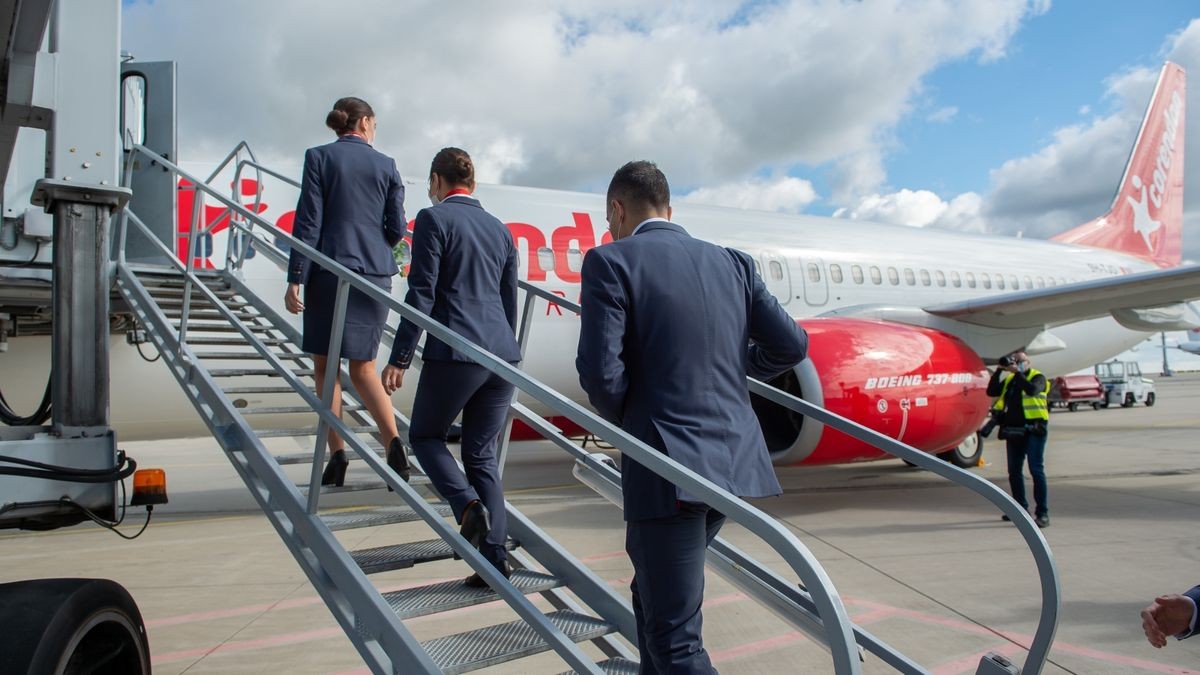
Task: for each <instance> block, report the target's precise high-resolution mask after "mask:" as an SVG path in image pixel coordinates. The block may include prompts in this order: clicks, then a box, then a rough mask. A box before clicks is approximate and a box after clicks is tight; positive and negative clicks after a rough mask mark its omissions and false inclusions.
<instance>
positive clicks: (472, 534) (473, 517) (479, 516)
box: [458, 499, 492, 548]
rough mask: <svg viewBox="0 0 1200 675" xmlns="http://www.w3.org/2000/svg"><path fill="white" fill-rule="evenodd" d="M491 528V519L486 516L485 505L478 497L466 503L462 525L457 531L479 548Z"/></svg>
mask: <svg viewBox="0 0 1200 675" xmlns="http://www.w3.org/2000/svg"><path fill="white" fill-rule="evenodd" d="M491 529H492V519H491V517H490V516H488V510H487V507H486V506H484V505H483V502H481V501H479V500H478V499H476V500H474V501H472V502H471V503H470V504H467V508H466V509H465V510H464V511H463V517H462V527H461V528H459V530H458V533H459V534H461V535H462V536H463V539H466V540H467V541H468V542H470V543H471V546H473V547H475V548H479V546H480V544H482V543H483V540H484V539H487V536H488V532H490V531H491Z"/></svg>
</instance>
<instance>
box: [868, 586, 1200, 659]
mask: <svg viewBox="0 0 1200 675" xmlns="http://www.w3.org/2000/svg"><path fill="white" fill-rule="evenodd" d="M845 601H846V602H847V603H848V604H853V605H859V606H864V607H872V608H874V609H881V610H882V609H890V610H892V611H893V612H894V614H895V615H897V616H902V617H905V618H909V619H913V620H915V621H920V622H921V623H927V624H932V625H935V626H944V627H947V628H954V629H957V630H961V631H964V632H967V633H974V634H976V635H989V636H992V637H996V636H1003V637H1004V638H1005V639H1007V640H1011V641H1012V642H1015V643H1017V644H1016V645H1013V646H1014V647H1016V646H1020V648H1021V650H1022V651H1023V650H1027V649H1029V645H1030V644H1032V643H1033V636H1032V635H1026V634H1022V633H1010V632H1008V631H992V630H988V629H987V628H984V627H983V626H979V625H977V624H973V623H970V622H968V621H960V620H957V619H947V618H944V617H940V616H934V615H933V614H926V613H924V612H918V611H916V610H912V609H901V608H899V607H892V606H890V605H885V604H882V603H878V602H872V601H869V600H860V599H852V598H845ZM1051 649H1052V651H1055V652H1065V653H1068V654H1074V655H1076V656H1084V657H1087V658H1091V659H1096V660H1098V661H1110V662H1112V663H1118V664H1120V665H1123V666H1129V667H1131V668H1139V669H1141V670H1146V671H1150V672H1154V673H1169V674H1170V675H1200V671H1197V670H1191V669H1187V668H1179V667H1176V666H1170V665H1167V664H1165V663H1158V662H1155V661H1146V660H1144V659H1137V658H1133V657H1130V656H1124V655H1121V654H1114V653H1112V652H1106V651H1103V650H1099V649H1092V648H1091V647H1081V646H1079V645H1073V644H1070V643H1068V642H1061V641H1056V642H1055V643H1054V645H1053V646H1052V647H1051ZM980 656H982V654H981V655H980ZM976 662H978V660H977V661H976Z"/></svg>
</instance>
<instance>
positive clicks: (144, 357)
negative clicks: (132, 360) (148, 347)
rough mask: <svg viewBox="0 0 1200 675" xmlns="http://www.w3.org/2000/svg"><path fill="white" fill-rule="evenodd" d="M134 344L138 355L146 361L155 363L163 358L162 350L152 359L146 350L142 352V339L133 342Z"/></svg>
mask: <svg viewBox="0 0 1200 675" xmlns="http://www.w3.org/2000/svg"><path fill="white" fill-rule="evenodd" d="M133 346H134V347H135V348H136V349H137V353H138V356H140V357H142V360H143V361H145V362H146V363H154V362H155V361H157V360H159V359H161V358H162V352H159V353H158V355H157V356H155V357H154V358H152V359H151V358H147V357H146V354H145V353H144V352H142V343H141V342H140V341H135V342H134V343H133Z"/></svg>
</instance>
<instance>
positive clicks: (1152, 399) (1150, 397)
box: [1146, 392, 1154, 408]
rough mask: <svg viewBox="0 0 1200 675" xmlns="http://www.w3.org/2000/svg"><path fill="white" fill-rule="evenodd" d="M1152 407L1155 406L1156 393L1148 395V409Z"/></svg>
mask: <svg viewBox="0 0 1200 675" xmlns="http://www.w3.org/2000/svg"><path fill="white" fill-rule="evenodd" d="M1152 405H1154V392H1150V393H1149V394H1146V407H1147V408H1149V407H1150V406H1152Z"/></svg>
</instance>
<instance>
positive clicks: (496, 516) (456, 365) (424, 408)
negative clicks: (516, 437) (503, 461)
mask: <svg viewBox="0 0 1200 675" xmlns="http://www.w3.org/2000/svg"><path fill="white" fill-rule="evenodd" d="M512 396H513V386H512V385H511V384H509V383H507V382H505V381H504V380H503V379H502V378H500V377H499V376H497V375H493V374H492V373H491V372H490V371H489V370H488V369H486V368H484V367H483V366H480V365H477V364H474V363H462V362H457V361H426V362H425V364H424V366H422V368H421V381H420V383H419V384H418V385H417V396H416V400H415V401H414V403H413V414H412V426H411V427H410V428H409V436H408V440H409V443H410V444H411V445H412V449H413V454H415V455H416V456H417V460H418V461H420V462H421V468H422V469H424V470H425V473H426V475H428V476H429V480H430V482H431V483H432V484H433V487H434V488H435V489H436V490H437V491H438V494H440V495H441V496H442V497H443V498H444V499H445V500H446V501H447V502H449V503H450V507H451V509H453V511H454V518H455V519H456V520H458V522H460V523H461V522H462V515H463V511H464V510H466V508H467V504H470V503H471V502H472V501H474V500H476V499H478V500H479V501H481V502H483V505H484V506H486V507H487V510H488V512H489V514H490V515H491V521H492V530H491V532H490V533H489V534H488V536H487V539H486V540H485V541H484V542H483V544H482V545H481V546H480V553H482V554H483V556H484V557H485V558H487V559H488V560H490V561H491V562H492V563H493V564H494V565H497V566H499V565H500V563H502V562H503V561H504V560H505V559H507V558H508V551H507V549H506V548H505V540H506V539H507V537H508V520H507V517H506V515H505V513H504V486H503V485H502V484H501V483H500V471H499V466H498V465H497V457H496V439H497V437H498V436H499V434H500V431H501V429H502V428H503V426H504V418H505V415H506V413H507V411H508V406H509V404H510V403H512ZM460 412H461V413H462V416H463V418H462V445H461V456H462V463H463V467H464V468H465V469H466V475H465V476H464V475H463V472H462V471H460V470H459V468H458V465H457V464H455V462H454V457H453V456H452V455H451V454H450V450H449V448H447V447H446V433H447V432H448V431H449V430H450V425H451V424H453V423H454V419H455V418H456V417H458V414H459V413H460Z"/></svg>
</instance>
